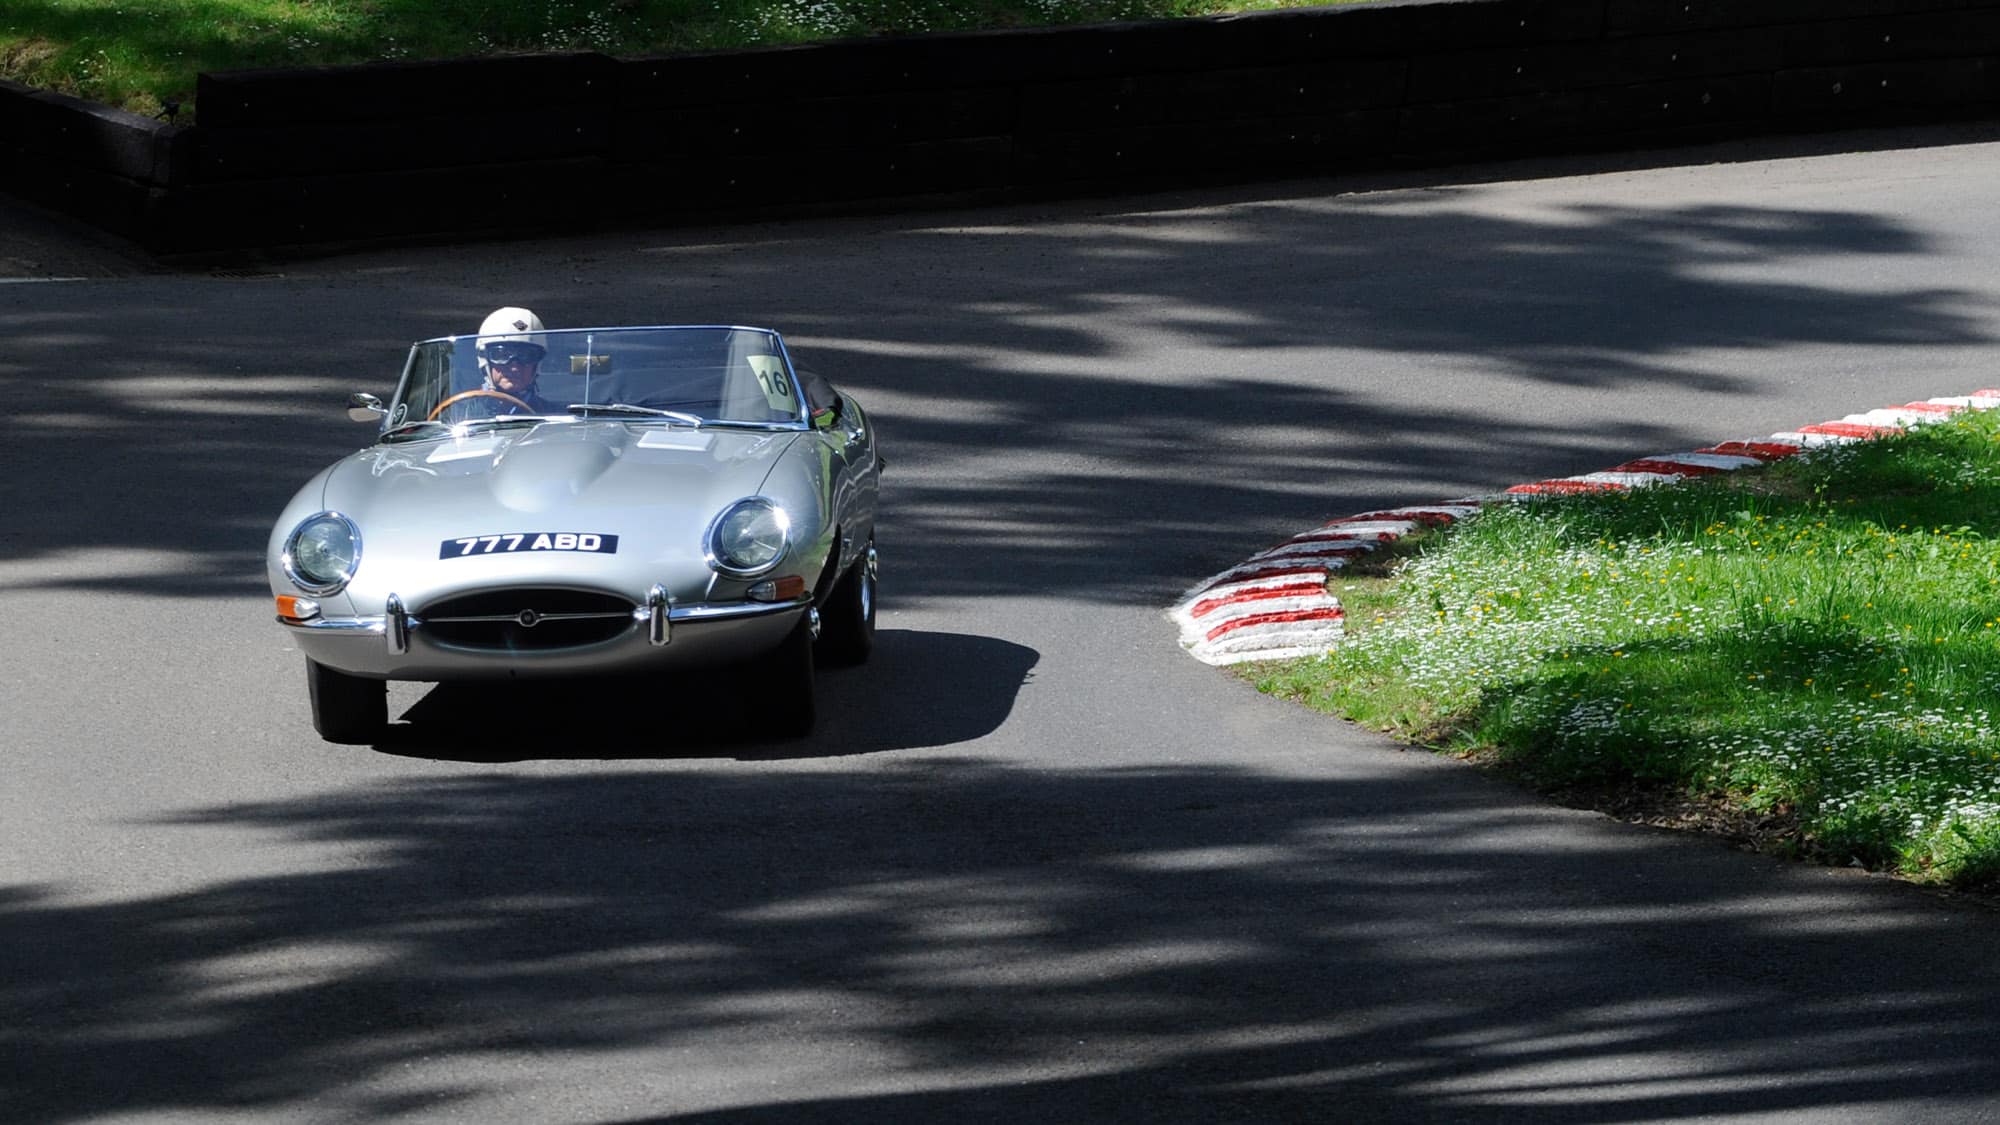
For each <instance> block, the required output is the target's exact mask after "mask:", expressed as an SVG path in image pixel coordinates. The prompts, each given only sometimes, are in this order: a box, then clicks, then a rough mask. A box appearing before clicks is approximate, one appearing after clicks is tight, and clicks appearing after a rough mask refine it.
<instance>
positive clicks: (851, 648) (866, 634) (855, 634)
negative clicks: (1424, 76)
mask: <svg viewBox="0 0 2000 1125" xmlns="http://www.w3.org/2000/svg"><path fill="white" fill-rule="evenodd" d="M877 569H878V565H877V562H876V558H875V540H873V539H870V540H869V541H868V548H867V549H866V550H864V551H862V552H861V557H860V558H858V559H856V560H854V565H853V566H851V567H849V568H848V570H847V573H846V574H844V575H841V578H840V581H839V582H838V583H836V584H835V585H834V587H833V594H832V595H831V596H829V597H828V598H827V600H826V612H825V614H824V615H823V616H824V620H823V622H822V625H821V628H820V634H819V646H818V647H819V653H818V655H819V659H820V662H821V663H823V664H825V665H827V666H828V667H846V666H848V665H853V664H866V663H867V662H868V655H869V654H870V653H872V652H874V651H875V580H876V573H877Z"/></svg>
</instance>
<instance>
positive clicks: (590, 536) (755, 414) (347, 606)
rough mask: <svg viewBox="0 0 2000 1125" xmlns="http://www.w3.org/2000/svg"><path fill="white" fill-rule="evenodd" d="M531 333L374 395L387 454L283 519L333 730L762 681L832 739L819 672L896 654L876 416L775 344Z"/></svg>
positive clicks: (289, 584)
mask: <svg viewBox="0 0 2000 1125" xmlns="http://www.w3.org/2000/svg"><path fill="white" fill-rule="evenodd" d="M531 327H533V328H534V329H537V331H529V332H515V333H509V334H506V335H498V336H496V335H488V336H450V337H444V338H441V339H435V340H424V341H421V342H419V343H417V344H416V345H414V346H413V347H412V348H411V350H410V355H409V359H408V362H407V363H406V364H405V366H404V368H403V374H402V378H401V380H400V382H399V383H398V384H397V387H396V391H395V395H394V397H393V398H391V399H390V401H389V402H388V403H387V404H386V405H385V404H384V403H382V402H381V401H380V400H379V399H378V398H376V397H375V396H373V395H367V394H356V395H354V396H353V397H352V398H351V399H350V400H349V403H348V412H349V414H350V416H352V417H353V418H354V419H355V420H357V421H372V422H375V423H377V424H378V425H379V427H380V430H379V433H378V434H377V436H376V439H375V442H374V444H373V445H370V446H369V447H368V448H366V449H363V450H361V451H360V452H358V453H354V454H352V455H350V456H348V457H346V458H344V459H342V460H341V461H338V462H336V463H335V464H333V465H331V466H329V467H328V468H326V469H325V470H323V471H321V472H320V473H319V475H318V476H315V477H314V478H312V480H310V481H309V482H307V483H306V485H305V487H303V488H301V489H300V490H299V492H298V494H297V495H296V496H294V497H293V498H292V501H291V503H290V504H288V505H287V506H286V507H285V510H284V512H283V514H281V515H280V516H279V517H278V521H277V525H276V527H274V528H273V529H272V532H271V539H270V547H269V551H268V569H269V573H270V581H271V590H272V593H273V594H274V595H275V597H276V601H277V618H278V621H279V623H280V624H281V625H283V626H284V627H285V629H286V630H287V631H288V632H289V633H290V635H291V637H292V639H293V640H294V641H295V642H296V643H297V644H298V647H299V649H300V650H301V651H302V652H304V654H305V658H306V684H307V688H308V690H309V694H310V696H311V700H312V715H313V725H314V726H315V727H316V728H317V729H318V731H319V733H320V735H321V736H322V737H324V738H326V739H327V740H329V741H334V742H370V741H375V740H376V739H378V738H379V737H380V736H381V734H382V733H383V731H384V729H385V727H386V725H387V722H388V702H387V684H386V681H389V680H416V681H426V682H440V683H446V682H455V681H471V680H486V681H508V680H514V679H522V680H525V679H529V678H542V677H587V676H599V675H641V676H644V675H652V674H656V673H657V674H661V675H668V676H671V675H674V674H676V670H687V669H693V668H709V667H719V666H724V665H748V666H750V667H751V668H752V670H753V671H754V672H755V677H754V679H753V680H750V681H748V682H754V683H755V684H756V685H757V696H758V698H757V700H756V706H757V709H758V710H757V713H758V714H759V715H760V716H761V717H762V719H763V721H766V722H768V723H769V724H770V728H771V729H770V733H771V734H774V735H780V736H787V737H796V736H800V735H804V734H806V733H809V732H810V731H811V729H812V726H813V722H814V676H815V673H814V665H815V663H816V662H818V663H824V664H854V663H860V662H861V661H863V660H866V659H867V657H868V654H869V650H870V648H871V647H872V645H873V643H874V633H875V581H876V555H875V513H876V497H877V492H878V481H879V478H880V474H881V468H882V462H881V460H880V459H879V458H878V457H877V455H876V451H875V441H874V435H873V433H872V431H871V428H870V426H869V423H868V419H867V417H866V416H865V415H864V414H863V413H862V410H861V407H860V406H859V405H858V404H857V403H856V402H855V401H854V400H853V399H852V398H850V397H847V396H845V395H841V394H839V393H837V392H835V391H834V390H833V389H832V388H831V387H829V386H827V385H826V383H825V382H824V381H823V380H820V379H817V378H815V377H813V376H811V375H809V374H807V373H802V372H800V371H799V370H797V369H796V368H794V366H793V364H792V358H791V356H790V354H789V353H788V352H787V351H786V348H785V342H784V340H783V339H781V338H780V337H779V335H778V333H776V332H774V331H771V330H769V329H764V328H745V327H726V326H674V327H647V328H595V329H568V330H548V331H541V330H539V329H540V328H541V325H540V323H539V322H535V323H533V324H532V326H531ZM503 368H504V369H509V374H510V375H511V378H496V377H495V376H496V372H497V371H499V370H501V369H503ZM502 388H511V390H509V389H502Z"/></svg>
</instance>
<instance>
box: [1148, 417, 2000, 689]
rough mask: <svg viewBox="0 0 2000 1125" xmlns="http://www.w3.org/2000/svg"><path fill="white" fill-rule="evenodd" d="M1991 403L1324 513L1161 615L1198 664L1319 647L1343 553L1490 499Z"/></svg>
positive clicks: (1334, 626)
mask: <svg viewBox="0 0 2000 1125" xmlns="http://www.w3.org/2000/svg"><path fill="white" fill-rule="evenodd" d="M1994 407H2000V390H1981V391H1974V392H1972V393H1971V394H1969V395H1954V396H1949V397H1945V398H1933V399H1927V400H1925V401H1923V402H1911V403H1905V404H1904V405H1902V406H1889V407H1884V408H1882V409H1880V410H1871V411H1868V412H1867V413H1865V414H1849V415H1848V416H1847V417H1845V418H1840V419H1836V420H1834V421H1831V422H1820V423H1817V424H1815V425H1811V426H1800V427H1799V428H1798V429H1796V430H1786V431H1784V432H1782V433H1776V434H1772V435H1771V436H1770V437H1768V438H1764V439H1761V440H1755V441H1726V442H1723V443H1721V444H1720V445H1711V446H1708V447H1705V448H1702V449H1696V450H1693V451H1691V452H1687V453H1661V454H1657V455H1654V456H1651V457H1640V458H1637V459H1635V460H1631V461H1627V462H1625V463H1624V464H1621V465H1613V466H1612V467H1611V468H1609V469H1606V470H1604V471H1603V472H1597V473H1583V474H1581V475H1579V476H1573V477H1560V478H1557V479H1554V480H1540V481H1531V482H1529V483H1526V484H1517V485H1515V486H1513V487H1512V488H1509V489H1507V490H1506V491H1505V492H1498V493H1494V494H1492V495H1490V496H1471V497H1466V498H1464V499H1460V500H1447V501H1444V502H1442V503H1438V504H1423V505H1419V506H1416V507H1411V508H1397V509H1394V510H1392V511H1386V512H1364V513H1362V514H1360V515H1355V516H1347V517H1345V518H1342V519H1337V520H1331V521H1328V522H1327V523H1324V524H1321V525H1320V526H1318V527H1315V528H1313V529H1312V530H1310V531H1306V532H1303V533H1301V534H1298V535H1294V536H1292V537H1291V538H1290V539H1287V540H1285V541H1284V542H1282V543H1279V544H1277V545H1276V546H1273V547H1270V548H1268V549H1266V550H1263V551H1259V552H1258V553H1256V554H1254V555H1252V556H1250V557H1249V558H1248V559H1245V560H1244V561H1243V562H1241V563H1239V564H1237V565H1236V566H1233V567H1230V568H1229V569H1228V570H1225V571H1223V572H1222V573H1220V574H1217V575H1214V576H1213V577H1210V578H1208V579H1207V580H1205V581H1203V582H1200V583H1198V584H1197V585H1196V586H1195V587H1194V588H1193V589H1190V590H1189V591H1188V592H1187V593H1186V594H1183V595H1182V596H1181V599H1180V601H1178V602H1177V603H1175V604H1174V606H1173V608H1172V609H1170V610H1168V611H1167V616H1168V618H1169V619H1171V620H1172V621H1173V622H1174V623H1175V624H1177V625H1179V626H1180V630H1181V647H1183V648H1185V649H1187V650H1188V652H1189V653H1190V654H1191V655H1193V656H1194V658H1195V659H1197V660H1200V661H1202V662H1203V663H1207V664H1236V663H1240V662H1242V661H1246V660H1283V659H1289V658H1291V657H1295V656H1310V655H1314V654H1317V653H1322V652H1325V651H1326V650H1327V649H1329V648H1332V647H1333V646H1334V644H1336V643H1337V642H1338V641H1339V640H1340V637H1341V632H1342V617H1341V609H1340V599H1339V598H1336V597H1334V596H1333V594H1332V593H1331V592H1329V591H1328V589H1327V584H1328V582H1329V581H1331V580H1332V578H1333V575H1334V574H1335V572H1337V571H1339V570H1340V569H1341V568H1343V567H1345V566H1346V565H1347V561H1348V560H1349V559H1352V558H1354V557H1356V556H1358V555H1363V554H1366V553H1368V552H1369V551H1373V550H1375V549H1376V548H1377V547H1379V546H1381V545H1382V544H1383V543H1389V542H1394V541H1395V540H1397V539H1401V538H1402V537H1403V536H1405V535H1408V534H1410V533H1411V532H1413V531H1416V530H1417V529H1418V528H1422V527H1441V526H1444V525H1447V524H1450V523H1452V522H1454V521H1456V520H1460V519H1463V518H1465V517H1466V516H1469V515H1471V514H1473V513H1474V512H1477V511H1478V510H1479V509H1480V507H1481V506H1482V505H1485V504H1490V503H1495V502H1499V501H1509V500H1524V499H1529V498H1532V497H1535V496H1547V495H1560V494H1564V493H1572V492H1602V491H1607V490H1613V491H1615V490H1620V489H1628V488H1644V487H1647V486H1650V485H1656V484H1671V483H1673V482H1674V481H1678V480H1684V479H1686V478H1688V477H1698V476H1707V475H1709V474H1711V473H1726V472H1732V471H1734V470H1737V469H1746V468H1750V467H1751V466H1754V465H1762V464H1765V463H1767V462H1770V461H1776V460H1779V459H1781V458H1785V457H1791V456H1793V455H1795V454H1797V453H1798V452H1800V451H1801V450H1805V449H1812V448H1815V447H1818V446H1822V445H1840V444H1844V443H1846V442H1853V441H1866V440H1867V439H1869V438H1873V437H1880V436H1881V435H1883V434H1892V433H1899V432H1901V431H1902V430H1904V429H1906V428H1908V427H1910V426H1914V425H1921V424H1922V423H1924V422H1929V421H1936V420H1938V419H1940V418H1945V417H1948V416H1950V415H1952V414H1956V413H1958V412H1959V411H1961V410H1988V409H1992V408H1994Z"/></svg>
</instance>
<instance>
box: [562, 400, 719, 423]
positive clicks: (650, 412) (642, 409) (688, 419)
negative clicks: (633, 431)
mask: <svg viewBox="0 0 2000 1125" xmlns="http://www.w3.org/2000/svg"><path fill="white" fill-rule="evenodd" d="M569 412H570V413H571V414H598V413H603V414H639V415H643V416H645V417H648V418H665V419H666V420H668V421H669V422H679V423H681V424H682V425H687V426H699V425H701V424H702V422H703V421H704V419H702V418H699V417H697V416H695V415H693V414H684V413H682V412H681V411H678V410H661V409H659V408H658V407H653V406H633V405H632V404H631V403H629V402H572V403H570V404H569Z"/></svg>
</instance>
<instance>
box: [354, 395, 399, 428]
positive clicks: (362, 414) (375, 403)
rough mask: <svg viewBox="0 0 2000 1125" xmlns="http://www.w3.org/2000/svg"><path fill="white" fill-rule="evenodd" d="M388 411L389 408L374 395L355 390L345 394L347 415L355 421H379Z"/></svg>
mask: <svg viewBox="0 0 2000 1125" xmlns="http://www.w3.org/2000/svg"><path fill="white" fill-rule="evenodd" d="M388 413H389V408H388V407H386V406H383V405H382V400H381V399H379V398H376V397H375V396H374V395H368V394H361V393H360V392H358V391H357V392H356V393H354V394H351V395H349V396H347V416H348V417H349V418H352V419H354V420H355V421H357V422H380V421H381V420H382V419H383V417H384V416H386V415H387V414H388Z"/></svg>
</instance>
